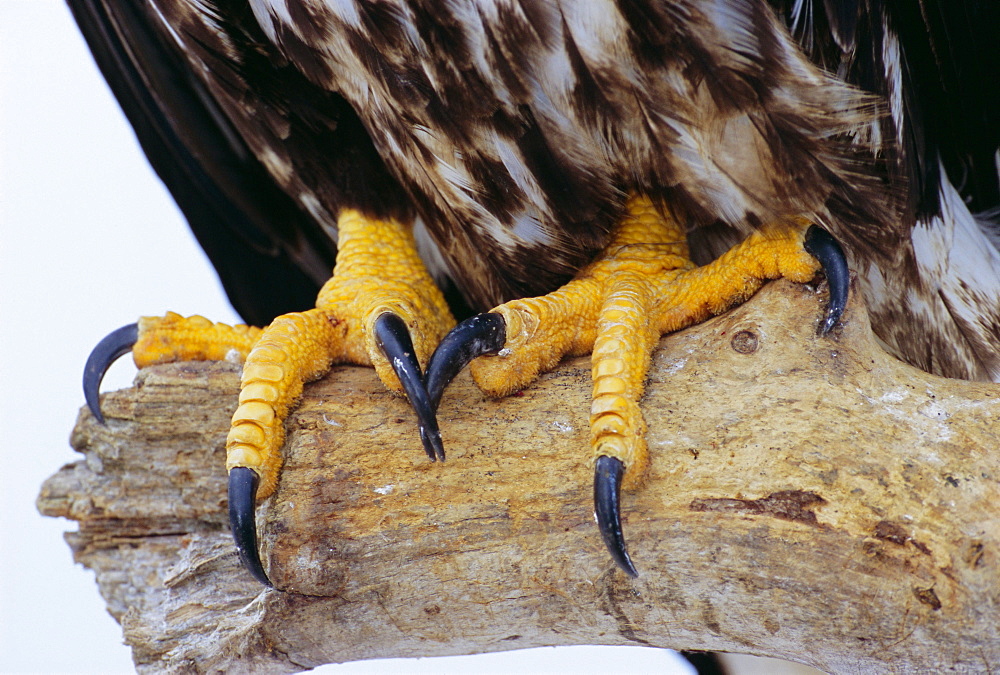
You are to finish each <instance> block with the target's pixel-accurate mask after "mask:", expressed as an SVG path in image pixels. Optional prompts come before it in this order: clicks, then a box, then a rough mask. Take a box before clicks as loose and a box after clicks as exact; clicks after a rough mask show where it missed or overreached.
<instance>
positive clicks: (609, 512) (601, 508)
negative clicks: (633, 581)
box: [594, 455, 639, 577]
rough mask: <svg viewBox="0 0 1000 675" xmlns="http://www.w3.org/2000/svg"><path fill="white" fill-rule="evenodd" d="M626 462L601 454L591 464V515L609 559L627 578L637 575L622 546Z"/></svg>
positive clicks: (623, 541) (623, 538) (623, 542)
mask: <svg viewBox="0 0 1000 675" xmlns="http://www.w3.org/2000/svg"><path fill="white" fill-rule="evenodd" d="M624 474H625V464H624V463H623V462H622V461H621V460H620V459H618V458H616V457H609V456H607V455H601V456H600V457H598V458H597V461H596V462H595V463H594V518H595V519H596V520H597V527H598V529H599V530H600V531H601V538H602V539H603V540H604V545H605V546H607V548H608V552H609V553H610V554H611V558H612V559H613V560H614V561H615V563H616V564H617V565H618V567H620V568H621V569H622V570H623V571H624V572H625V573H626V574H628V575H629V576H630V577H637V576H639V572H637V571H636V569H635V565H633V564H632V559H631V558H629V557H628V551H627V550H626V549H625V537H624V535H623V534H622V520H621V509H620V503H621V485H622V476H623V475H624Z"/></svg>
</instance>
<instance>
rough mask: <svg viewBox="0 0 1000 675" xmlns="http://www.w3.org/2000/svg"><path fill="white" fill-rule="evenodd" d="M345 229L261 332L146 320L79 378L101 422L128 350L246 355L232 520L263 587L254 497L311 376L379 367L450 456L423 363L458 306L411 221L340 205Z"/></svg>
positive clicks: (433, 453)
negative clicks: (344, 367) (309, 280)
mask: <svg viewBox="0 0 1000 675" xmlns="http://www.w3.org/2000/svg"><path fill="white" fill-rule="evenodd" d="M338 227H339V238H338V254H337V263H336V267H335V268H334V273H333V276H332V277H331V279H330V280H329V281H328V282H327V283H326V284H325V285H324V286H323V288H322V290H321V291H320V293H319V295H318V297H317V300H316V307H315V308H314V309H310V310H307V311H305V312H296V313H292V314H285V315H283V316H279V317H278V318H276V319H275V320H274V321H273V322H272V323H271V324H270V325H269V326H267V327H266V328H264V329H263V330H261V329H258V328H250V327H247V326H226V325H224V324H213V323H211V322H210V321H208V320H207V319H204V318H202V317H191V318H188V319H185V318H183V317H180V316H179V315H176V314H168V315H167V316H166V317H162V318H159V319H143V320H140V322H139V323H138V324H133V325H131V326H126V327H123V328H121V329H119V330H117V331H115V332H114V333H112V334H111V335H109V336H108V337H107V338H105V339H104V340H102V341H101V342H100V343H99V344H98V346H97V347H96V348H95V350H94V352H93V353H92V354H91V357H90V359H88V362H87V366H86V370H85V374H84V391H85V395H86V396H87V401H88V404H89V405H90V408H91V410H92V411H93V412H94V414H95V417H97V418H98V419H99V420H102V421H103V416H102V415H101V414H100V407H99V399H98V391H99V388H100V380H101V377H102V376H103V374H104V372H105V371H106V370H107V368H108V366H109V365H110V363H111V362H112V361H114V360H115V359H116V358H117V357H119V356H121V355H123V354H124V353H125V352H127V351H129V350H130V349H131V350H132V353H133V357H134V358H135V361H136V364H137V365H139V366H140V367H141V366H144V365H149V364H152V363H165V362H168V361H178V360H206V359H211V360H215V359H222V358H226V357H227V356H228V357H231V356H233V355H234V354H235V355H238V356H239V357H240V358H242V359H243V360H245V363H244V366H243V375H242V380H241V385H240V397H239V407H238V408H237V410H236V413H235V414H234V415H233V421H232V426H231V427H230V430H229V436H228V438H227V441H226V468H227V470H228V471H229V497H230V506H229V518H230V526H231V528H232V531H233V537H234V539H235V542H236V547H237V550H238V551H239V555H240V559H241V560H242V562H243V564H244V566H245V567H246V568H247V569H248V570H249V571H250V573H251V574H252V575H253V576H254V577H255V578H256V579H257V580H258V581H260V582H261V583H263V584H265V585H267V586H271V582H270V580H269V579H268V576H267V574H266V573H265V572H264V566H263V565H262V564H261V560H260V556H259V553H258V550H257V531H256V521H255V504H256V502H257V501H258V500H262V499H266V498H267V497H269V496H270V495H271V494H272V493H273V492H274V490H275V488H276V486H277V484H278V475H279V473H280V470H281V464H282V456H281V447H282V445H283V443H284V420H285V418H286V417H287V416H288V413H289V411H290V410H291V409H292V408H293V407H294V406H295V404H296V402H297V401H298V399H299V396H300V395H301V393H302V388H303V385H304V383H306V382H309V381H311V380H314V379H316V378H319V377H321V376H322V375H324V374H325V373H326V372H327V371H328V370H329V368H330V366H331V365H332V364H334V363H354V364H358V365H371V366H374V367H375V370H376V372H377V373H378V375H379V378H380V379H381V380H382V382H383V383H384V384H385V385H386V387H388V388H389V389H390V390H392V391H396V392H399V393H404V394H405V395H406V397H407V398H408V400H409V401H410V404H411V406H412V407H413V409H414V411H415V412H416V414H417V419H418V424H419V427H420V435H421V438H422V439H423V442H424V447H425V449H426V450H427V453H428V456H429V457H430V458H431V459H432V460H437V459H440V460H444V448H443V446H442V444H441V437H440V432H439V431H438V428H437V420H436V418H435V414H434V406H432V405H431V400H430V397H429V396H428V395H427V390H426V388H425V386H424V379H423V373H422V371H421V367H420V364H421V363H426V362H427V360H428V359H429V358H430V355H431V352H432V351H433V350H434V348H435V347H436V346H437V344H438V342H439V341H440V340H441V338H442V337H443V336H444V335H445V334H446V333H447V332H448V329H450V328H451V327H452V326H453V325H454V323H455V322H454V319H453V318H452V316H451V312H450V311H449V310H448V307H447V304H446V303H445V300H444V297H443V295H442V294H441V292H440V291H439V290H438V288H437V286H436V285H435V284H434V282H433V280H432V279H431V277H430V275H429V274H428V273H427V271H426V269H425V268H424V266H423V263H422V262H421V260H420V258H419V255H418V254H417V250H416V243H415V241H414V239H413V234H412V231H411V228H410V227H408V226H405V225H402V224H400V223H398V222H395V221H378V220H373V219H370V218H367V217H364V216H362V215H361V214H360V213H357V212H355V211H345V212H344V213H343V214H342V215H341V218H340V220H339V223H338ZM234 350H235V352H234Z"/></svg>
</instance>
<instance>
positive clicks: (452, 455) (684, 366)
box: [39, 282, 1000, 672]
mask: <svg viewBox="0 0 1000 675" xmlns="http://www.w3.org/2000/svg"><path fill="white" fill-rule="evenodd" d="M820 308H821V298H820V296H817V295H815V294H813V293H811V292H810V291H808V290H806V289H805V288H804V287H801V286H797V285H794V284H790V283H784V282H779V283H775V284H771V285H769V286H768V287H767V288H765V289H764V290H763V291H762V292H761V293H759V294H758V295H757V296H756V297H755V298H754V299H753V300H752V301H751V302H750V303H748V304H747V305H745V306H743V307H741V308H739V309H737V310H735V311H733V312H731V313H729V314H726V315H725V316H723V317H720V318H717V319H714V320H712V321H710V322H708V323H706V324H704V325H702V326H699V327H695V328H693V329H690V330H687V331H684V332H682V333H679V334H676V335H673V336H669V337H667V338H666V339H664V340H663V342H662V343H661V347H660V349H659V351H658V352H657V354H656V356H655V358H654V363H653V367H652V370H651V373H650V380H649V384H648V390H647V395H646V397H645V399H644V403H643V405H644V410H645V415H646V419H647V421H648V423H649V434H648V440H649V444H650V448H651V451H652V453H653V463H652V470H651V473H650V476H649V480H648V481H647V484H646V486H645V488H644V489H643V490H641V491H639V492H637V493H632V494H627V495H626V496H625V498H624V501H623V509H624V511H625V514H626V516H625V518H626V520H625V530H626V536H627V538H628V541H629V544H630V551H631V553H632V555H633V559H634V560H635V563H636V565H637V566H638V568H639V570H640V574H641V576H640V577H639V579H637V580H631V579H629V578H627V577H626V576H625V575H623V574H622V573H621V572H619V571H617V570H616V569H615V568H613V566H612V564H611V562H610V561H609V558H608V556H607V554H606V553H605V551H604V549H603V546H602V544H601V542H600V539H599V536H598V534H597V531H596V527H595V526H594V522H593V516H592V511H591V497H590V491H591V487H590V485H591V469H590V468H589V466H588V465H587V459H588V449H587V416H588V411H589V400H588V397H589V394H590V369H589V361H588V360H587V359H578V360H573V361H569V362H567V363H564V364H563V365H562V366H561V367H560V368H559V369H558V370H557V371H556V372H554V373H550V374H548V375H546V376H545V377H543V378H542V380H541V381H540V382H538V383H537V384H536V385H534V386H532V387H530V388H529V389H527V390H525V391H524V392H523V393H522V394H520V395H517V396H513V397H510V398H508V399H505V400H499V401H496V400H488V399H485V398H484V396H483V395H482V394H480V393H479V392H478V390H476V389H475V388H474V387H473V385H472V384H471V381H470V380H469V379H468V377H467V375H462V376H461V377H460V378H459V380H458V381H457V382H456V383H455V384H454V385H453V386H452V388H451V389H449V391H448V392H447V393H446V395H445V399H444V401H443V403H442V406H441V410H440V418H441V426H442V431H443V435H444V439H445V443H446V447H447V449H448V452H449V455H448V457H449V459H448V461H447V462H446V463H444V464H443V465H442V464H432V463H430V462H429V461H428V460H427V459H426V456H425V455H424V454H423V451H422V450H421V448H420V445H419V440H418V438H417V431H416V427H415V424H414V421H413V416H412V415H411V414H410V412H409V410H408V408H407V405H406V403H405V402H404V401H403V400H400V399H397V398H394V397H393V396H391V395H389V394H388V393H387V392H386V391H385V390H384V389H383V388H382V387H381V385H380V384H379V383H378V382H377V381H376V379H375V377H374V374H373V372H372V371H370V370H367V369H362V368H353V367H342V368H335V369H334V370H333V371H332V372H331V373H330V375H329V376H328V377H326V378H325V379H323V380H322V381H320V382H317V383H315V384H314V385H312V386H309V387H307V390H306V394H305V398H304V400H303V403H302V406H301V407H300V408H299V410H298V411H297V412H296V413H295V414H294V415H293V416H292V417H291V419H290V421H289V423H288V429H289V432H290V433H289V443H288V445H287V446H286V463H285V468H284V472H283V476H282V482H281V486H280V488H279V492H278V493H277V495H276V496H275V497H274V498H272V499H271V500H269V501H268V502H267V503H266V504H264V505H263V506H262V508H261V509H260V513H259V519H260V523H261V532H262V536H263V542H264V561H265V566H266V567H268V569H269V570H270V575H271V578H272V580H273V581H274V582H275V583H276V584H277V586H278V587H279V588H281V589H283V590H284V591H285V592H277V591H262V589H261V588H260V587H259V586H257V585H256V584H255V582H254V581H253V579H252V578H251V577H250V576H249V575H248V574H247V573H245V572H244V571H243V570H242V569H241V568H240V567H239V564H238V561H237V559H236V555H235V551H234V547H233V546H232V544H231V542H230V538H229V534H228V531H227V525H226V515H225V507H226V496H225V495H226V487H225V471H224V469H223V455H224V449H223V446H224V440H225V435H226V430H227V427H228V420H229V416H230V415H231V414H232V412H233V409H234V407H235V401H236V393H237V386H238V376H237V368H236V367H235V366H232V365H227V364H178V365H171V366H162V367H155V368H149V369H147V370H145V371H143V372H141V373H140V374H139V375H138V377H137V380H136V385H135V388H133V389H129V390H123V391H119V392H114V393H111V394H108V395H107V396H106V397H105V400H104V410H105V414H106V415H107V417H108V426H107V427H102V426H100V425H98V424H96V423H95V421H94V420H93V419H92V418H91V416H90V415H89V413H86V412H83V413H81V416H80V419H79V423H78V424H77V427H76V429H75V431H74V433H73V438H72V442H73V446H74V447H75V448H76V449H77V450H79V451H80V452H82V453H83V454H84V456H85V459H84V460H83V461H80V462H78V463H76V464H73V465H70V466H67V467H64V468H63V469H62V470H61V471H60V472H59V473H57V474H56V475H54V476H53V477H52V478H50V479H49V481H48V482H47V483H46V484H45V486H44V487H43V489H42V494H41V496H40V498H39V506H40V509H41V510H42V511H43V512H44V513H46V514H48V515H53V516H62V517H66V518H71V519H74V520H78V521H79V522H80V529H79V532H77V533H72V534H69V535H67V538H68V540H69V543H70V545H71V546H72V548H73V551H74V554H75V557H76V559H77V560H78V561H80V562H82V563H83V564H85V565H87V566H88V567H90V568H92V569H94V570H95V571H96V572H97V580H98V583H99V585H100V588H101V592H102V593H103V594H104V597H105V598H106V599H107V602H108V606H109V608H110V610H111V612H112V613H113V614H114V615H115V616H116V617H117V618H119V619H120V620H121V622H122V625H123V629H124V632H125V638H126V641H127V642H128V643H129V644H130V645H131V646H132V647H133V650H134V654H135V659H136V663H137V665H138V666H139V668H140V670H142V669H146V670H151V671H157V672H159V671H163V670H171V669H172V670H175V671H187V670H198V671H212V670H215V669H219V670H227V671H237V672H238V671H245V672H249V671H253V672H265V671H293V670H299V669H303V668H307V667H311V666H315V665H318V664H321V663H327V662H340V661H348V660H355V659H365V658H372V657H384V656H431V655H445V654H466V653H478V652H485V651H497V650H506V649H517V648H524V647H531V646H539V645H564V644H606V645H617V644H632V645H635V644H640V645H651V646H661V647H672V648H680V649H690V648H696V649H712V650H721V651H736V652H746V653H754V654H759V655H768V656H776V657H782V658H788V659H792V660H796V661H800V662H804V663H808V664H811V665H813V666H816V667H818V668H820V669H823V670H826V671H830V672H886V671H896V672H915V671H920V672H943V671H954V672H991V671H993V672H995V671H996V670H997V669H1000V639H998V637H997V635H998V632H1000V557H998V553H1000V481H998V479H1000V452H998V451H997V446H998V444H1000V439H998V436H1000V424H998V422H997V420H998V419H1000V388H998V387H996V386H991V385H983V384H973V383H966V382H957V381H952V380H944V379H940V378H936V377H932V376H929V375H926V374H924V373H921V372H919V371H917V370H914V369H912V368H909V367H907V366H905V365H903V364H901V363H899V362H898V361H896V360H894V359H892V358H891V357H889V356H887V355H885V354H884V353H883V352H882V351H881V350H880V349H879V348H878V347H877V345H876V344H875V342H874V340H873V338H872V337H871V334H870V329H869V327H868V324H867V319H866V317H865V314H864V311H863V308H861V307H860V306H859V305H858V304H857V303H853V304H852V306H851V308H850V311H849V313H848V315H847V317H846V320H845V325H844V327H843V328H842V329H838V331H837V333H836V335H834V336H833V337H832V338H818V337H816V336H815V335H814V330H815V324H816V319H817V318H818V316H819V314H820Z"/></svg>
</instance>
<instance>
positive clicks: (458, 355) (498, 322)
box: [426, 312, 507, 410]
mask: <svg viewBox="0 0 1000 675" xmlns="http://www.w3.org/2000/svg"><path fill="white" fill-rule="evenodd" d="M506 341H507V323H506V322H505V321H504V318H503V316H501V315H500V314H496V313H493V312H487V313H485V314H477V315H475V316H470V317H469V318H468V319H466V320H465V321H463V322H462V323H460V324H458V325H457V326H455V327H454V328H452V329H451V331H450V332H449V333H448V334H447V335H445V336H444V339H443V340H441V343H440V344H439V345H438V346H437V349H435V350H434V355H433V356H431V360H430V363H428V364H427V378H426V382H427V394H428V396H430V399H431V404H432V405H433V406H434V409H435V410H437V407H438V403H440V402H441V395H442V394H443V393H444V389H445V387H447V386H448V384H449V383H450V382H451V381H452V380H453V379H455V376H456V375H458V374H459V373H460V372H461V371H462V368H465V366H467V365H468V364H469V362H470V361H471V360H472V359H474V358H476V357H477V356H483V355H484V354H496V353H497V352H499V351H500V350H501V349H503V345H504V343H505V342H506Z"/></svg>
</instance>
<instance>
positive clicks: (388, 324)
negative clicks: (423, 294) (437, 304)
mask: <svg viewBox="0 0 1000 675" xmlns="http://www.w3.org/2000/svg"><path fill="white" fill-rule="evenodd" d="M374 330H375V341H376V342H377V344H378V347H379V349H381V350H382V353H383V354H384V355H385V358H386V359H388V360H389V363H390V364H391V365H392V369H393V371H395V373H396V376H397V377H398V378H399V382H400V384H402V385H403V390H404V391H405V392H406V398H407V399H408V400H409V401H410V406H411V407H412V408H413V411H414V412H415V413H416V414H417V424H418V425H419V427H420V440H421V441H422V442H423V444H424V450H425V451H426V452H427V456H428V457H430V458H431V461H432V462H434V461H437V460H440V461H442V462H443V461H444V444H443V443H442V442H441V432H440V431H439V430H438V424H437V416H436V415H435V414H434V411H435V408H436V406H435V405H433V404H432V403H431V399H430V397H429V396H428V395H427V389H426V388H425V387H424V377H423V374H422V373H421V372H420V363H419V362H418V361H417V355H416V351H415V350H414V348H413V340H412V339H411V338H410V331H409V329H408V328H407V327H406V322H404V321H403V320H402V319H401V318H400V317H398V316H396V315H395V314H392V313H390V312H386V313H384V314H382V315H381V316H379V317H378V318H377V319H375V327H374Z"/></svg>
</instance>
